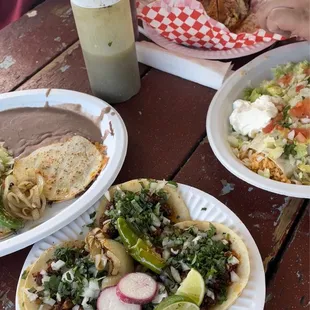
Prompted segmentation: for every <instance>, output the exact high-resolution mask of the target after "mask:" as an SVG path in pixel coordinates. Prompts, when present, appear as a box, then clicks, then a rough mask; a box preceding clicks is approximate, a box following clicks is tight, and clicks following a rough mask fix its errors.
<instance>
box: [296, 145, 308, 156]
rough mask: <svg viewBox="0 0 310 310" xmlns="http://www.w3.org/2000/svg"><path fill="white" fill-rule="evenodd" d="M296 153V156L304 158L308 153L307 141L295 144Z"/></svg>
mask: <svg viewBox="0 0 310 310" xmlns="http://www.w3.org/2000/svg"><path fill="white" fill-rule="evenodd" d="M295 151H296V155H295V158H304V157H305V156H307V155H308V150H307V145H306V143H298V144H296V146H295Z"/></svg>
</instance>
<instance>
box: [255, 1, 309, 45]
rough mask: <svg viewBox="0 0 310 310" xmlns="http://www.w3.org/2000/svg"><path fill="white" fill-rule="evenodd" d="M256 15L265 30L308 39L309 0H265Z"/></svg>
mask: <svg viewBox="0 0 310 310" xmlns="http://www.w3.org/2000/svg"><path fill="white" fill-rule="evenodd" d="M256 16H257V19H258V22H259V25H260V27H262V28H263V29H265V30H267V31H270V32H273V33H278V34H281V35H283V36H285V37H287V38H289V37H291V36H297V37H301V38H303V39H306V40H310V0H265V1H263V3H262V4H261V5H260V6H258V7H257V11H256Z"/></svg>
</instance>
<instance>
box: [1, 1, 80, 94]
mask: <svg viewBox="0 0 310 310" xmlns="http://www.w3.org/2000/svg"><path fill="white" fill-rule="evenodd" d="M77 40H78V36H77V32H76V28H75V24H74V18H73V15H72V10H71V7H70V1H69V0H53V1H46V2H44V3H43V4H41V5H39V6H38V7H36V8H35V9H34V10H33V11H31V12H30V13H28V14H26V15H24V16H23V17H22V18H20V19H19V20H18V21H16V22H15V23H12V24H10V25H9V26H7V27H5V28H4V29H3V30H1V36H0V92H8V91H10V90H12V89H14V88H15V87H17V86H18V85H20V84H21V83H22V82H23V81H24V80H25V79H27V78H28V77H29V76H31V75H33V74H34V73H35V72H37V71H38V70H39V69H40V68H42V67H43V66H45V65H46V64H47V63H48V62H50V61H51V59H53V58H54V57H55V56H57V55H59V54H60V53H61V52H63V51H64V50H66V49H67V47H68V46H70V45H71V44H73V43H74V42H75V41H77Z"/></svg>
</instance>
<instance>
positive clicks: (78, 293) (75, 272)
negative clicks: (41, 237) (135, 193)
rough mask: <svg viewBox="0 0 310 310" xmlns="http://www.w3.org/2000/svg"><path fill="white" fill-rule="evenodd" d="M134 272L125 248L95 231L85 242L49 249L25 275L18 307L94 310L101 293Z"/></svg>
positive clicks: (32, 309) (21, 284)
mask: <svg viewBox="0 0 310 310" xmlns="http://www.w3.org/2000/svg"><path fill="white" fill-rule="evenodd" d="M133 269H134V266H133V260H132V259H131V257H130V256H129V255H128V254H127V253H126V251H125V248H124V247H123V245H122V244H120V243H118V242H117V241H114V240H107V239H105V238H104V236H103V234H102V232H101V231H100V229H96V230H93V231H91V232H89V234H88V235H87V237H86V239H85V242H83V241H70V242H65V243H61V244H60V245H58V246H55V247H52V248H49V249H48V250H46V251H45V252H44V253H43V254H42V255H41V256H40V257H39V258H38V260H37V261H36V262H35V263H34V264H33V265H32V267H30V268H28V269H27V270H26V271H25V272H24V274H23V276H22V278H24V279H22V280H21V281H20V283H19V287H18V298H19V305H20V307H21V309H25V310H35V309H40V310H45V309H53V310H56V309H93V308H96V302H97V298H98V296H99V293H100V290H101V289H103V288H106V287H109V286H113V285H115V284H116V283H117V282H118V281H119V279H120V278H121V277H122V276H124V275H125V274H127V273H129V272H132V271H133ZM92 307H93V308H92Z"/></svg>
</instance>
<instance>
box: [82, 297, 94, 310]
mask: <svg viewBox="0 0 310 310" xmlns="http://www.w3.org/2000/svg"><path fill="white" fill-rule="evenodd" d="M88 301H89V298H88V297H84V298H83V301H82V304H81V306H82V307H83V309H84V310H93V307H92V306H91V305H89V304H88Z"/></svg>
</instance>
